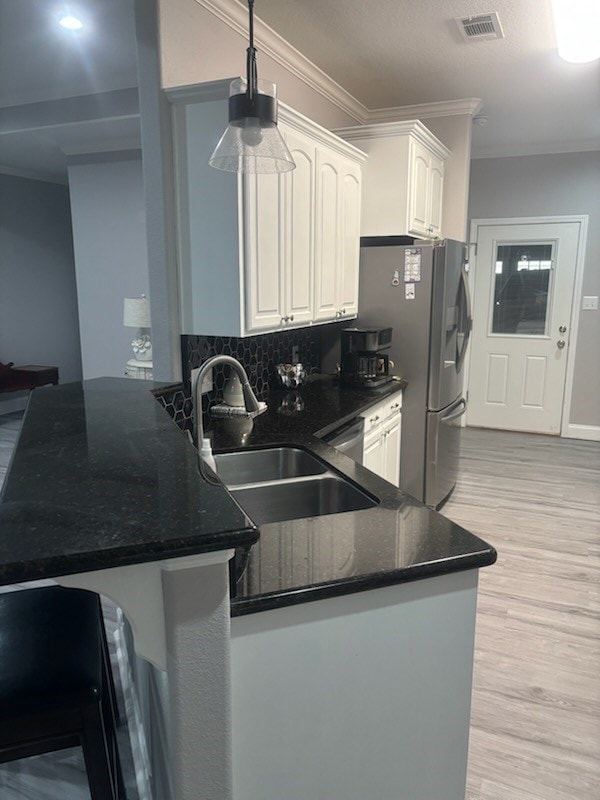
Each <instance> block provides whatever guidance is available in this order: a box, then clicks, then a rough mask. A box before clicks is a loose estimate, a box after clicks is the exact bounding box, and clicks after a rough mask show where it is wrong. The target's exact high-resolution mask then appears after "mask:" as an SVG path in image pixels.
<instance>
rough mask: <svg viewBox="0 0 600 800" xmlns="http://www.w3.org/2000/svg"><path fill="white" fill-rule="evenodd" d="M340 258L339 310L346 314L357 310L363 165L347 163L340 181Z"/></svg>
mask: <svg viewBox="0 0 600 800" xmlns="http://www.w3.org/2000/svg"><path fill="white" fill-rule="evenodd" d="M340 194H341V196H340V212H341V219H340V225H339V232H340V237H341V238H340V260H339V268H340V272H339V276H338V291H339V296H338V310H339V311H341V313H342V315H344V316H346V317H355V316H356V315H357V314H358V263H359V257H360V166H359V165H358V164H351V163H350V164H348V165H347V166H346V168H345V170H344V173H343V176H342V180H341V181H340Z"/></svg>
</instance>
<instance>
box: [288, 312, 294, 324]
mask: <svg viewBox="0 0 600 800" xmlns="http://www.w3.org/2000/svg"><path fill="white" fill-rule="evenodd" d="M288 320H289V321H290V322H293V321H294V315H293V314H292V315H291V316H289V317H288Z"/></svg>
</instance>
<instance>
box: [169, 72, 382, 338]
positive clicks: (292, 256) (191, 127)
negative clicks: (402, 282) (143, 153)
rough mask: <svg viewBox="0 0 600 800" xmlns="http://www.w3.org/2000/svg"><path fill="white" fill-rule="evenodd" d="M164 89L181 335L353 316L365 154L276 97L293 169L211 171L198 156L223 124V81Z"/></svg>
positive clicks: (205, 154) (204, 156)
mask: <svg viewBox="0 0 600 800" xmlns="http://www.w3.org/2000/svg"><path fill="white" fill-rule="evenodd" d="M167 95H168V97H169V99H170V101H171V102H172V104H173V138H174V147H175V199H176V217H177V238H178V247H177V250H178V253H177V261H178V264H177V267H178V276H179V294H180V307H181V333H184V334H204V335H209V336H210V335H212V336H245V335H248V334H251V333H255V332H267V331H276V330H281V329H282V328H288V327H301V326H305V325H310V324H313V323H315V322H325V321H328V320H335V319H340V318H342V317H344V316H345V317H346V318H350V317H353V316H356V314H357V311H358V263H359V249H360V198H361V164H362V162H363V161H364V160H365V158H366V156H365V155H364V153H361V152H360V151H359V150H357V149H356V148H355V147H354V146H353V145H350V144H348V143H347V142H345V141H343V140H342V139H341V138H340V137H338V136H336V135H335V134H332V133H330V132H329V131H326V130H325V129H324V128H321V127H320V126H319V125H316V124H315V123H313V122H311V121H310V120H308V119H306V118H305V117H303V116H302V115H300V114H298V113H297V112H295V111H293V110H292V109H290V108H287V107H286V106H284V105H283V104H280V108H279V128H280V130H281V133H282V135H283V136H284V138H285V139H286V141H287V144H288V147H289V149H290V151H291V153H292V156H293V158H294V161H295V162H296V169H295V170H293V171H291V172H288V173H283V174H281V175H242V176H238V175H232V174H230V173H225V172H220V171H218V170H214V169H212V168H211V167H209V166H208V159H209V157H210V154H211V152H212V149H213V147H214V144H215V142H216V141H217V140H218V137H219V135H220V133H221V132H222V130H223V128H224V127H225V124H226V121H227V95H228V82H227V81H217V82H215V83H212V84H200V85H198V86H192V87H183V88H181V89H172V90H168V92H167Z"/></svg>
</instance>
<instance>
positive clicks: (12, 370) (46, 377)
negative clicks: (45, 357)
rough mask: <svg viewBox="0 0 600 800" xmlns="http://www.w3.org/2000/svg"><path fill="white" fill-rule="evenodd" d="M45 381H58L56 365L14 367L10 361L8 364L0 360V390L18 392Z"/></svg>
mask: <svg viewBox="0 0 600 800" xmlns="http://www.w3.org/2000/svg"><path fill="white" fill-rule="evenodd" d="M47 383H53V384H57V383H58V367H41V366H38V365H36V364H27V365H26V366H23V367H15V366H13V362H12V361H10V362H9V363H8V364H3V363H2V362H1V361H0V392H20V391H23V390H29V389H35V387H36V386H44V385H45V384H47Z"/></svg>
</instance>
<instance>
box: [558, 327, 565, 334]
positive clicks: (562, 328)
mask: <svg viewBox="0 0 600 800" xmlns="http://www.w3.org/2000/svg"><path fill="white" fill-rule="evenodd" d="M558 332H559V333H566V332H567V326H566V325H561V326H560V328H559V329H558Z"/></svg>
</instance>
